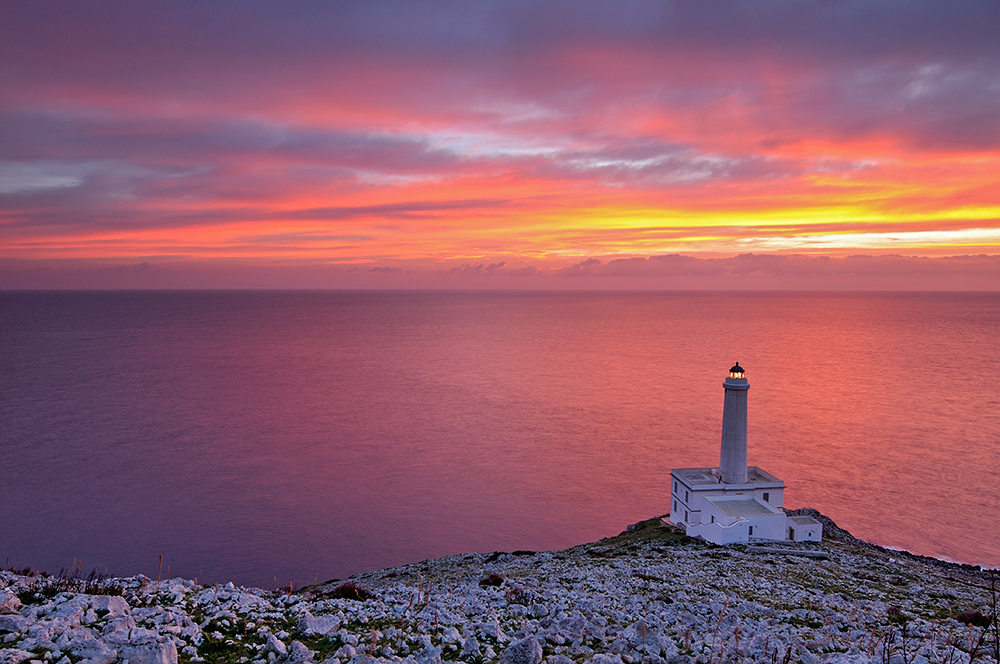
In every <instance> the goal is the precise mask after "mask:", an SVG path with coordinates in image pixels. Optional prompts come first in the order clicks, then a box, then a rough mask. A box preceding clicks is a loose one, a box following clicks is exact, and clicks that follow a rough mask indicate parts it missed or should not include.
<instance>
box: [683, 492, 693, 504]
mask: <svg viewBox="0 0 1000 664" xmlns="http://www.w3.org/2000/svg"><path fill="white" fill-rule="evenodd" d="M684 502H685V503H690V502H691V492H690V491H685V492H684Z"/></svg>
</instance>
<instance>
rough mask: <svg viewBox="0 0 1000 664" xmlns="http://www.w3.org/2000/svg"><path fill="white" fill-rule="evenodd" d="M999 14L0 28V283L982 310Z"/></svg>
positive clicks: (333, 11)
mask: <svg viewBox="0 0 1000 664" xmlns="http://www.w3.org/2000/svg"><path fill="white" fill-rule="evenodd" d="M998 35H1000V3H998V2H996V0H982V1H978V2H976V1H973V2H962V1H958V2H946V1H943V0H942V1H920V0H913V1H910V0H886V1H881V0H824V1H818V0H740V1H730V0H677V1H673V2H671V1H664V0H660V1H656V2H654V1H639V0H636V1H628V0H626V1H622V0H617V1H616V2H582V1H579V0H574V1H572V2H570V1H566V2H561V1H552V2H546V1H527V0H525V1H518V2H504V1H494V2H470V1H468V0H463V1H454V2H447V1H442V2H428V1H421V0H408V1H403V2H383V1H378V2H360V1H359V2H332V1H331V2H297V1H293V2H253V1H240V2H211V1H205V2H179V3H171V2H99V3H98V2H91V3H64V2H46V1H30V2H28V1H18V0H12V1H10V2H4V3H2V4H0V288H37V287H59V288H66V287H116V288H131V287H184V288H188V287H197V288H202V287H204V288H212V287H227V288H228V287H392V288H397V287H410V286H420V287H473V288H480V287H481V288H494V287H495V288H522V287H530V288H564V287H567V288H569V287H573V288H575V287H588V288H589V287H594V288H605V287H611V288H613V287H626V288H748V287H760V288H893V289H899V288H902V289H907V288H915V289H922V288H949V289H991V290H1000V36H998Z"/></svg>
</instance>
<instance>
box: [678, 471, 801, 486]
mask: <svg viewBox="0 0 1000 664" xmlns="http://www.w3.org/2000/svg"><path fill="white" fill-rule="evenodd" d="M670 472H672V473H673V474H675V475H677V476H678V477H680V478H681V479H683V480H684V481H685V482H687V483H688V484H689V485H690V486H691V487H695V486H705V485H718V484H721V482H720V480H719V469H718V468H674V469H673V470H671V471H670ZM751 484H779V485H781V486H784V485H785V483H784V482H783V481H781V480H779V479H778V478H777V477H775V476H774V475H772V474H771V473H769V472H767V471H765V470H762V469H761V468H758V467H757V466H749V467H748V468H747V483H746V484H745V485H741V484H727V485H726V486H729V487H736V486H748V485H751Z"/></svg>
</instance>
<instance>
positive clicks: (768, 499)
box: [764, 491, 771, 503]
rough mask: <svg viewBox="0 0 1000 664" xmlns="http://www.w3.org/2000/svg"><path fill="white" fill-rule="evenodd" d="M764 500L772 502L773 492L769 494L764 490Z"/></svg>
mask: <svg viewBox="0 0 1000 664" xmlns="http://www.w3.org/2000/svg"><path fill="white" fill-rule="evenodd" d="M764 502H765V503H769V502H771V494H769V493H768V492H767V491H765V492H764Z"/></svg>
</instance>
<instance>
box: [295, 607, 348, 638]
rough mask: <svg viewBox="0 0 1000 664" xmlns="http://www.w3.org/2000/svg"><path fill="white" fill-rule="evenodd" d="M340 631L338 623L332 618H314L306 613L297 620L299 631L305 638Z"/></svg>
mask: <svg viewBox="0 0 1000 664" xmlns="http://www.w3.org/2000/svg"><path fill="white" fill-rule="evenodd" d="M338 629H340V621H339V620H337V618H335V617H334V616H314V615H312V614H311V613H309V612H308V611H307V612H306V613H305V614H304V615H303V616H302V617H301V618H299V631H300V632H302V633H303V634H305V635H306V636H326V635H327V634H329V633H330V632H336V631H337V630H338Z"/></svg>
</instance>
